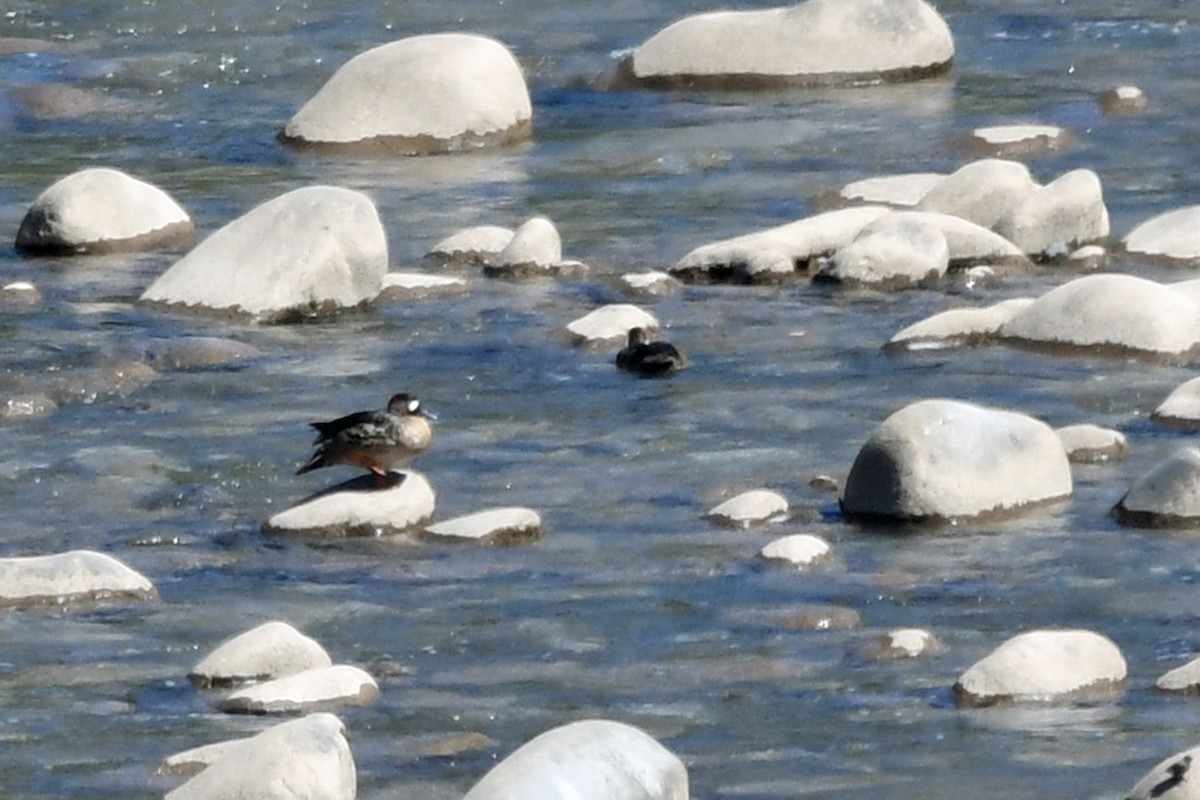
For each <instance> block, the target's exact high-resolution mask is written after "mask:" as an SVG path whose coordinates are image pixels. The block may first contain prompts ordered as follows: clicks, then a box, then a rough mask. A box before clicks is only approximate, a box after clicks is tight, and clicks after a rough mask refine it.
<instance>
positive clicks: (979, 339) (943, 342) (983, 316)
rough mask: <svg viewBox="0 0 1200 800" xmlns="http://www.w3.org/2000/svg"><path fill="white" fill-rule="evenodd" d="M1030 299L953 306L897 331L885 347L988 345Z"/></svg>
mask: <svg viewBox="0 0 1200 800" xmlns="http://www.w3.org/2000/svg"><path fill="white" fill-rule="evenodd" d="M1032 302H1033V299H1032V298H1027V297H1015V298H1013V299H1011V300H1003V301H1001V302H999V303H996V304H995V305H993V306H988V307H986V308H952V309H950V310H949V311H943V312H941V313H940V314H934V315H933V316H932V317H927V318H925V319H923V320H921V321H919V322H914V323H913V324H912V325H909V326H908V327H907V328H903V329H901V330H900V331H898V332H896V334H895V335H893V336H892V338H891V339H888V341H887V344H886V345H884V349H886V350H946V349H951V348H955V347H971V346H975V345H982V344H988V343H990V342H993V341H996V340H997V339H998V338H999V334H1000V329H1001V328H1003V327H1004V325H1005V324H1006V323H1007V322H1008V321H1009V320H1010V319H1012V318H1013V317H1014V316H1016V315H1017V312H1019V311H1021V309H1023V308H1025V307H1026V306H1028V305H1029V304H1030V303H1032Z"/></svg>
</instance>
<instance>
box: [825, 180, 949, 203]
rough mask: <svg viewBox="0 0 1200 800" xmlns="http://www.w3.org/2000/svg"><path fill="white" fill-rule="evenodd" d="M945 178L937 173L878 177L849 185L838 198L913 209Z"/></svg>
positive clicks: (841, 191) (840, 192)
mask: <svg viewBox="0 0 1200 800" xmlns="http://www.w3.org/2000/svg"><path fill="white" fill-rule="evenodd" d="M945 178H946V176H945V175H943V174H941V173H938V172H911V173H906V174H903V175H881V176H879V177H876V178H864V179H863V180H860V181H854V182H853V183H848V184H846V185H845V186H843V187H842V188H841V190H840V191H839V192H838V196H839V197H841V198H842V199H843V200H851V201H854V202H858V203H878V204H880V205H886V206H899V207H901V208H912V207H914V206H916V205H917V204H918V203H920V202H921V200H922V199H924V197H925V195H927V194H929V192H930V190H932V189H933V187H935V186H937V185H938V184H940V183H941V182H942V181H943V180H944V179H945Z"/></svg>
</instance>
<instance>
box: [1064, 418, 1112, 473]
mask: <svg viewBox="0 0 1200 800" xmlns="http://www.w3.org/2000/svg"><path fill="white" fill-rule="evenodd" d="M1054 432H1055V433H1057V434H1058V438H1059V439H1060V440H1062V443H1063V448H1064V449H1065V450H1066V451H1067V458H1068V459H1069V460H1070V461H1071V462H1072V463H1074V464H1096V463H1100V462H1104V461H1121V460H1122V459H1124V458H1125V456H1127V455H1129V439H1128V438H1126V436H1125V434H1123V433H1121V432H1120V431H1114V430H1111V429H1109V428H1101V427H1100V426H1099V425H1091V424H1080V425H1067V426H1065V427H1062V428H1056V429H1055V431H1054Z"/></svg>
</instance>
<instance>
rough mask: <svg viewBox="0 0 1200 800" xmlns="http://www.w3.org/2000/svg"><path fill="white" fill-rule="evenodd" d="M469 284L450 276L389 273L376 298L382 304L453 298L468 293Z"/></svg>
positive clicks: (421, 273)
mask: <svg viewBox="0 0 1200 800" xmlns="http://www.w3.org/2000/svg"><path fill="white" fill-rule="evenodd" d="M467 288H468V287H467V282H466V281H464V280H463V279H462V278H454V277H451V276H449V275H429V274H427V273H424V272H389V273H388V274H386V275H384V276H383V287H382V288H381V289H380V290H379V296H378V297H376V298H375V300H376V301H377V302H380V303H395V302H401V301H407V300H425V299H429V298H434V297H452V296H453V295H457V294H462V293H464V292H466V291H467Z"/></svg>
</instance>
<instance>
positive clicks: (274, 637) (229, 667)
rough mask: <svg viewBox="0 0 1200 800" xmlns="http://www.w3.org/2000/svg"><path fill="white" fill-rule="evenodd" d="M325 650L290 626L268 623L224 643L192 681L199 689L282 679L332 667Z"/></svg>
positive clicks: (195, 670) (195, 671) (201, 664)
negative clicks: (201, 687)
mask: <svg viewBox="0 0 1200 800" xmlns="http://www.w3.org/2000/svg"><path fill="white" fill-rule="evenodd" d="M332 664H333V662H332V661H331V660H330V658H329V654H328V653H326V652H325V648H323V647H321V645H320V644H318V643H317V642H316V641H314V640H313V639H311V638H309V637H308V636H305V635H304V634H303V633H301V632H300V631H298V630H296V629H295V628H293V627H292V626H291V625H289V624H287V623H286V622H281V621H278V620H276V621H272V622H265V623H263V624H262V625H259V626H258V627H256V628H252V629H250V630H248V631H245V632H244V633H240V634H238V635H237V636H234V637H233V638H231V639H228V640H226V641H224V642H222V643H221V644H220V645H219V646H218V647H217V648H216V649H215V650H213V651H212V652H211V653H209V654H208V655H207V656H205V657H204V658H202V659H201V660H200V662H199V663H198V664H196V666H195V667H193V668H192V671H191V672H190V673H188V678H190V679H191V681H192V682H193V683H195V684H197V685H199V686H213V685H229V684H233V683H241V682H245V681H258V680H268V679H273V678H280V677H283V676H285V675H291V674H294V673H297V672H304V671H305V670H311V669H319V668H322V667H328V666H331V665H332Z"/></svg>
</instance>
